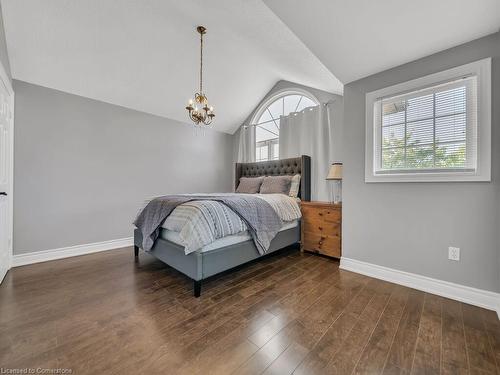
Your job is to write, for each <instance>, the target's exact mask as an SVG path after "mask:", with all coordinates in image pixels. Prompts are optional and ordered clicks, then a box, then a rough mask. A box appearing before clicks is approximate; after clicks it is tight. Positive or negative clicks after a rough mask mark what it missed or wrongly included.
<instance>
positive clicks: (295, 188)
mask: <svg viewBox="0 0 500 375" xmlns="http://www.w3.org/2000/svg"><path fill="white" fill-rule="evenodd" d="M299 189H300V174H296V175H295V176H293V177H292V182H291V184H290V191H289V192H288V195H289V196H291V197H293V198H297V196H298V195H299Z"/></svg>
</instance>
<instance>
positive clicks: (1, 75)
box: [0, 61, 15, 283]
mask: <svg viewBox="0 0 500 375" xmlns="http://www.w3.org/2000/svg"><path fill="white" fill-rule="evenodd" d="M0 81H1V82H0V84H3V85H4V87H5V88H6V90H7V93H8V95H9V98H10V103H9V106H10V111H11V116H10V122H11V123H10V133H9V138H10V139H9V142H10V145H9V146H10V147H9V166H8V168H9V171H8V174H9V195H8V196H7V199H8V200H9V213H8V221H9V228H8V229H7V233H8V235H9V241H8V253H9V254H8V264H7V272H8V270H10V269H11V268H12V258H13V240H14V123H15V121H14V112H15V111H14V96H15V94H14V88H13V87H12V83H11V81H10V79H9V76H8V75H7V72H6V70H5V67H4V65H3V63H2V62H1V61H0ZM1 282H2V280H0V283H1Z"/></svg>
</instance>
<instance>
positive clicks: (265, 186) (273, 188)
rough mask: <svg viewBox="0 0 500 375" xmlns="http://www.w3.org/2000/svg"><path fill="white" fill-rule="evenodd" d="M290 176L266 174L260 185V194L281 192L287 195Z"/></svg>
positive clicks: (290, 180) (290, 181)
mask: <svg viewBox="0 0 500 375" xmlns="http://www.w3.org/2000/svg"><path fill="white" fill-rule="evenodd" d="M291 183H292V176H267V177H265V178H264V181H263V182H262V185H261V187H260V193H261V194H273V193H281V194H286V195H288V192H289V191H290V184H291Z"/></svg>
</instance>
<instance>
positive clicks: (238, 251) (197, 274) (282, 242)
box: [134, 155, 311, 297]
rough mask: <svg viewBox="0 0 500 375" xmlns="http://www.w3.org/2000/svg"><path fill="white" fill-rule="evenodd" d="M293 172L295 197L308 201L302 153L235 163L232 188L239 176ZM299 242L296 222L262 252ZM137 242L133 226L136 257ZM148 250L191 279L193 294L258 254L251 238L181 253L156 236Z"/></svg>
mask: <svg viewBox="0 0 500 375" xmlns="http://www.w3.org/2000/svg"><path fill="white" fill-rule="evenodd" d="M297 173H300V174H301V181H300V190H299V197H300V198H301V200H304V201H310V200H311V158H310V157H309V156H306V155H302V156H300V157H298V158H290V159H281V160H272V161H264V162H255V163H236V173H235V181H234V183H235V188H236V187H237V186H238V182H239V180H240V177H257V176H280V175H295V174H297ZM299 241H300V225H298V226H296V227H294V228H291V229H287V230H284V231H281V232H279V233H278V234H277V235H276V237H274V239H273V240H272V241H271V246H270V248H269V250H268V252H267V253H266V255H267V254H269V253H272V252H274V251H276V250H279V249H282V248H284V247H287V246H290V245H292V244H294V243H297V242H299ZM141 244H142V235H141V233H140V231H139V230H138V229H136V230H135V231H134V255H135V256H136V257H137V256H139V248H140V247H141ZM149 253H150V254H151V255H153V256H155V257H156V258H158V259H159V260H161V261H162V262H164V263H166V264H168V265H169V266H171V267H173V268H175V269H176V270H178V271H180V272H182V273H183V274H185V275H186V276H188V277H190V278H191V279H193V282H194V288H193V289H194V296H195V297H199V296H200V294H201V282H202V280H204V279H207V278H208V277H211V276H214V275H216V274H218V273H221V272H223V271H227V270H229V269H231V268H235V267H237V266H240V265H242V264H244V263H247V262H250V261H252V260H254V259H257V258H259V257H261V255H260V254H259V252H258V250H257V248H256V247H255V244H254V242H253V240H248V241H245V242H240V243H237V244H234V245H229V246H224V247H221V248H218V249H214V250H211V251H207V252H194V253H191V254H189V255H185V253H184V247H183V246H180V245H178V244H176V243H173V242H170V241H167V240H165V239H163V238H158V239H157V240H156V241H155V243H154V245H153V248H152V249H151V250H150V251H149Z"/></svg>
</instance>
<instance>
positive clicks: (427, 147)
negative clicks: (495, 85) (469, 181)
mask: <svg viewBox="0 0 500 375" xmlns="http://www.w3.org/2000/svg"><path fill="white" fill-rule="evenodd" d="M374 117H375V118H374V120H375V121H374V126H375V133H374V135H375V137H374V172H375V173H377V174H388V173H426V172H427V173H429V172H430V173H432V172H436V171H439V172H443V171H450V172H453V171H461V172H463V171H471V172H473V171H475V170H476V167H477V77H476V76H470V77H466V78H460V79H456V80H453V81H449V82H445V83H441V84H439V85H435V86H432V87H426V88H422V89H420V90H416V91H412V92H408V93H404V94H401V95H398V96H392V97H390V98H381V99H379V100H377V101H375V103H374Z"/></svg>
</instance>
